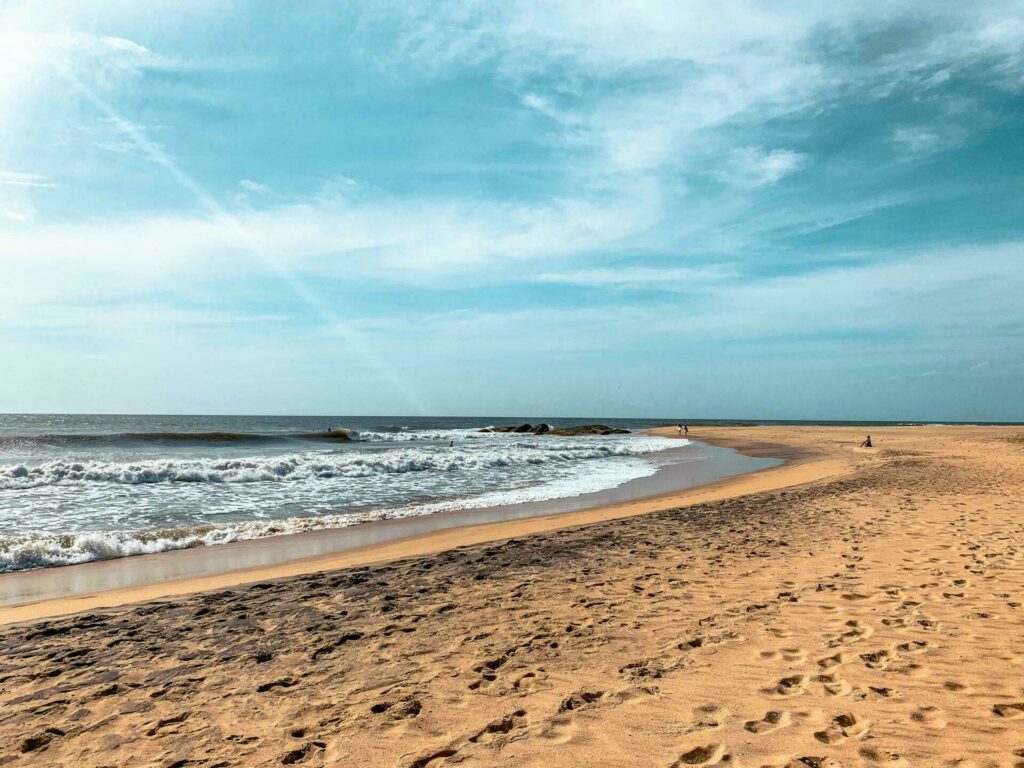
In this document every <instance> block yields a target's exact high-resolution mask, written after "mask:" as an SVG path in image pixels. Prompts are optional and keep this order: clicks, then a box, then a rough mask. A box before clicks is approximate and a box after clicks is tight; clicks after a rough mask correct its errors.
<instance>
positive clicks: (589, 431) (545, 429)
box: [480, 424, 629, 437]
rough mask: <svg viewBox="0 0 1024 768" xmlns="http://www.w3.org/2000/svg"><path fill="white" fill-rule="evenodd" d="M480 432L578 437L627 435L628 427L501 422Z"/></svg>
mask: <svg viewBox="0 0 1024 768" xmlns="http://www.w3.org/2000/svg"><path fill="white" fill-rule="evenodd" d="M480 431H481V432H514V433H516V434H526V433H530V434H534V435H558V436H559V437H579V436H581V435H628V434H629V430H628V429H619V428H618V427H609V426H608V425H607V424H583V425H582V426H578V427H552V426H551V425H550V424H538V425H537V426H533V425H532V424H520V425H519V426H518V427H517V426H515V425H514V424H502V425H499V426H495V427H484V428H483V429H481V430H480Z"/></svg>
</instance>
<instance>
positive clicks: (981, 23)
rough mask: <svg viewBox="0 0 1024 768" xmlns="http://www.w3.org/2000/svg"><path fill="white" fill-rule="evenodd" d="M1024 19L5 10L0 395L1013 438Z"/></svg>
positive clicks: (932, 4)
mask: <svg viewBox="0 0 1024 768" xmlns="http://www.w3.org/2000/svg"><path fill="white" fill-rule="evenodd" d="M1022 91H1024V2H1021V1H1018V2H1003V1H1002V0H990V1H989V2H985V3H978V4H972V3H962V2H956V3H952V2H936V1H935V0H929V1H928V2H917V1H916V0H905V1H904V2H897V3H894V2H866V1H864V0H860V1H858V2H843V1H842V0H839V1H837V2H830V3H821V2H819V1H818V0H814V1H813V2H800V0H791V1H790V2H784V3H781V2H780V3H775V2H756V3H755V2H738V1H736V0H724V1H723V2H720V3H706V2H685V1H683V0H675V1H670V0H666V1H664V2H660V1H657V0H652V1H644V2H628V3H627V2H621V3H614V2H602V1H601V0H588V1H586V2H562V3H555V2H546V1H542V0H504V1H503V2H500V3H499V2H494V3H478V2H465V3H462V2H445V3H432V2H421V1H420V0H401V1H400V2H390V1H389V0H372V1H370V2H365V3H363V2H359V1H358V0H352V1H351V2H316V1H315V0H313V1H311V2H304V3H299V4H286V3H277V2H220V1H219V0H203V2H198V3H190V2H183V1H182V0H178V1H177V2H173V3H163V2H146V3H138V2H120V1H116V0H110V1H109V2H92V1H91V0H75V1H74V2H67V3H65V2H60V1H59V0H50V1H48V2H29V3H20V2H13V3H12V2H9V1H5V0H0V361H2V362H0V411H3V412H72V413H81V412H98V413H242V414H245V413H252V414H350V415H385V414H386V415H499V414H509V415H513V414H514V415H523V416H530V415H543V416H606V417H612V416H623V417H652V418H655V417H656V418H670V419H674V418H680V419H683V418H692V419H696V418H765V419H786V418H791V419H801V418H803V419H830V418H831V419H895V420H902V419H906V420H924V419H928V420H951V421H952V420H1024V397H1022V396H1021V393H1022V392H1024V387H1022V386H1021V382H1022V380H1024V189H1022V180H1024V93H1022Z"/></svg>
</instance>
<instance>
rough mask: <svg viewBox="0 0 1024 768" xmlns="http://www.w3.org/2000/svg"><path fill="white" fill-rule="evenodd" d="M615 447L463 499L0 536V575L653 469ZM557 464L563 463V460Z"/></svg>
mask: <svg viewBox="0 0 1024 768" xmlns="http://www.w3.org/2000/svg"><path fill="white" fill-rule="evenodd" d="M638 442H644V443H646V446H645V448H644V450H642V451H634V452H635V453H646V452H649V451H652V450H660V449H661V448H663V447H665V446H663V445H652V443H655V444H656V443H660V442H661V441H660V440H659V439H652V440H651V441H650V442H648V441H647V440H644V441H638ZM666 442H667V441H666ZM678 445H679V442H678V441H671V446H672V447H677V446H678ZM616 448H617V449H618V450H616V451H615V455H618V456H623V457H624V459H623V460H621V461H616V462H609V463H604V464H602V463H600V462H598V463H592V464H591V465H590V466H589V467H588V471H587V472H586V473H585V474H578V475H575V476H572V477H567V478H560V479H557V480H553V481H551V482H547V483H544V484H541V485H534V486H527V487H521V488H511V489H502V490H494V491H488V492H484V493H479V494H476V495H473V496H469V497H465V498H455V499H446V500H442V501H429V502H424V503H419V504H408V505H404V506H395V507H390V508H382V509H374V510H363V511H354V512H353V511H350V512H345V513H341V514H323V515H317V516H313V517H287V518H283V519H279V520H248V521H237V522H233V523H229V524H224V525H214V524H207V525H198V526H191V527H182V528H173V529H165V530H156V531H102V532H100V531H96V532H93V531H86V532H79V533H67V534H46V533H38V534H28V535H23V536H9V537H2V536H0V573H3V572H12V571H18V570H24V569H30V568H43V567H49V566H62V565H74V564H78V563H86V562H90V561H93V560H109V559H113V558H120V557H131V556H134V555H144V554H150V553H156V552H166V551H170V550H176V549H190V548H194V547H207V546H214V545H217V544H227V543H230V542H233V541H244V540H248V539H256V538H263V537H267V536H280V535H284V534H292V533H302V532H306V531H314V530H323V529H328V528H344V527H347V526H350V525H355V524H358V523H366V522H372V521H376V520H383V519H394V518H400V517H410V516H416V515H429V514H432V513H435V512H443V511H450V510H456V509H469V508H480V507H493V506H501V505H507V504H521V503H526V502H537V501H546V500H548V499H554V498H564V497H571V496H579V495H581V494H585V493H593V492H596V491H600V490H603V489H606V488H612V487H615V486H617V485H621V484H622V483H625V482H628V481H630V480H634V479H637V478H640V477H646V476H649V475H652V474H654V472H655V471H656V467H655V465H654V464H652V463H650V462H647V461H644V460H642V459H641V458H639V457H638V456H631V455H630V453H629V452H628V451H623V450H621V447H620V446H616ZM553 453H557V452H553ZM604 455H607V454H604ZM588 458H595V457H593V456H590V457H588ZM560 460H565V459H564V456H563V458H562V459H560Z"/></svg>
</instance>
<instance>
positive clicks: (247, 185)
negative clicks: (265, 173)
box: [238, 179, 270, 195]
mask: <svg viewBox="0 0 1024 768" xmlns="http://www.w3.org/2000/svg"><path fill="white" fill-rule="evenodd" d="M238 186H240V187H241V188H242V189H244V190H245V191H246V192H252V193H253V194H256V195H262V194H265V193H267V192H269V191H270V187H268V186H267V185H266V184H261V183H260V182H258V181H253V180H252V179H242V180H241V181H240V182H238Z"/></svg>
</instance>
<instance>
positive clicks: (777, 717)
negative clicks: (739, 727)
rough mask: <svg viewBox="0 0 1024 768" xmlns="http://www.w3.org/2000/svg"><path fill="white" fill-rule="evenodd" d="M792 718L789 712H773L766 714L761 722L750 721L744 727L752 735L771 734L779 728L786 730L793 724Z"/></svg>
mask: <svg viewBox="0 0 1024 768" xmlns="http://www.w3.org/2000/svg"><path fill="white" fill-rule="evenodd" d="M792 721H793V720H792V718H791V717H790V716H789V713H788V712H780V711H778V710H771V711H769V712H765V715H764V717H762V718H761V719H760V720H748V721H747V722H746V723H744V724H743V727H744V728H745V729H747V730H748V731H750V732H751V733H758V734H761V733H771V732H772V731H777V730H778V729H779V728H785V727H786V726H787V725H789V724H790V723H791V722H792Z"/></svg>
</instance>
